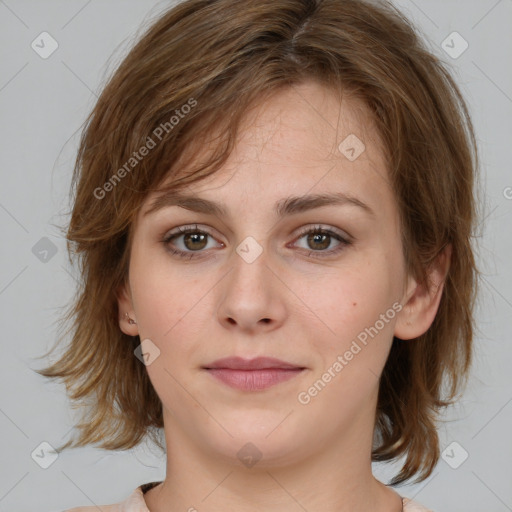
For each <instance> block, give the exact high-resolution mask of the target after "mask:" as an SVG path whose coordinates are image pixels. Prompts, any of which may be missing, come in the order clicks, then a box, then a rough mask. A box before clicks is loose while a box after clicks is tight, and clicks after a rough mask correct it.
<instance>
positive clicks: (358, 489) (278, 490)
mask: <svg viewBox="0 0 512 512" xmlns="http://www.w3.org/2000/svg"><path fill="white" fill-rule="evenodd" d="M351 133H352V134H355V135H357V136H358V138H359V139H361V140H362V141H364V144H365V150H364V152H363V153H362V154H361V155H360V156H359V157H358V158H357V159H356V160H354V161H350V160H349V159H347V158H346V157H345V156H344V155H343V154H342V153H341V152H340V151H339V150H338V145H339V144H340V142H341V141H343V140H344V139H345V138H346V137H347V135H349V134H351ZM205 151H206V149H205ZM186 191H187V192H188V193H189V194H191V195H192V194H194V195H195V196H199V197H202V198H207V199H210V200H214V201H216V202H220V203H222V204H223V205H224V206H225V207H226V208H227V210H228V212H229V216H227V217H217V216H215V215H207V214H203V213H196V212H193V211H190V210H188V209H184V208H181V207H179V206H168V207H165V208H163V209H161V210H159V211H157V212H154V213H152V214H149V215H144V213H145V212H146V211H147V209H148V208H149V207H150V205H151V203H152V201H153V200H154V199H155V197H156V196H157V195H158V194H157V193H152V194H150V195H148V197H147V198H146V200H145V202H144V204H143V207H142V209H141V211H140V212H139V214H138V217H137V220H136V223H135V226H134V227H135V231H134V239H133V245H132V248H131V261H130V267H129V276H128V280H127V283H126V285H125V286H124V287H123V288H122V289H121V291H120V294H119V312H120V319H119V325H120V328H121V329H122V331H123V332H125V333H126V334H129V335H132V336H135V335H139V336H140V339H141V340H144V339H150V340H151V342H152V343H153V344H154V346H156V347H158V349H159V350H160V354H159V356H158V357H157V358H156V359H155V360H154V361H153V362H152V363H151V364H149V365H148V366H147V367H146V368H147V372H148V375H149V377H150V379H151V382H152V384H153V386H154V388H155V390H156V392H157V394H158V396H159V397H160V399H161V401H162V404H163V414H164V433H165V438H166V444H167V476H166V479H165V481H164V483H163V484H161V485H159V486H157V487H155V488H154V489H152V490H150V491H148V492H147V493H146V495H145V499H146V502H147V505H148V508H149V509H150V510H151V512H163V511H166V512H169V511H178V510H189V509H190V510H193V509H192V508H191V507H194V508H195V509H197V510H200V511H218V510H226V511H234V510H236V511H237V512H245V511H255V510H265V511H266V512H273V511H280V512H283V511H290V512H291V511H294V512H295V511H297V510H299V509H300V506H302V507H304V509H306V510H323V511H324V512H331V511H332V512H334V511H336V512H345V511H347V512H348V511H353V510H359V511H368V512H370V511H372V512H399V511H400V510H401V508H402V506H401V500H400V497H399V495H398V494H397V493H396V492H395V491H394V490H392V489H391V488H388V487H386V486H385V485H384V484H382V483H381V482H379V481H378V480H377V479H376V478H375V477H374V476H373V474H372V471H371V447H372V439H373V425H374V418H375V410H376V404H377V396H378V386H379V379H378V377H379V376H380V374H381V372H382V370H383V368H384V365H385V362H386V359H387V356H388V354H389V350H390V348H391V344H392V341H393V336H397V337H399V338H401V339H402V340H409V339H412V338H415V337H417V336H419V335H421V334H423V333H424V332H425V331H426V330H427V329H428V328H429V326H430V325H431V323H432V321H433V319H434V316H435V314H436V311H437V308H438V305H439V301H440V298H441V293H442V288H443V282H444V279H445V277H446V272H447V270H448V262H449V257H446V256H449V253H445V254H446V255H445V256H443V257H441V258H440V259H439V260H438V264H437V265H436V266H434V267H433V268H432V271H431V274H430V278H431V281H432V287H431V288H430V289H425V288H424V287H422V286H420V285H418V284H417V283H416V281H415V280H414V279H413V278H412V276H409V275H407V273H406V270H405V262H404V258H403V253H402V247H401V242H400V219H399V215H398V210H397V205H396V199H395V197H394V195H393V191H392V189H391V188H390V186H389V184H388V176H387V170H386V168H385V164H384V156H383V153H382V151H381V146H380V143H379V138H378V135H377V133H376V131H375V129H374V127H373V125H372V123H371V120H370V118H369V117H368V116H367V113H366V111H365V109H364V106H363V105H362V104H360V103H358V101H357V100H355V99H354V98H349V97H344V99H343V101H342V102H341V103H339V102H338V100H337V98H336V97H335V96H333V95H332V94H331V93H330V92H329V91H328V90H327V89H325V88H324V87H322V86H321V85H318V84H317V83H315V82H305V83H303V84H301V85H299V86H294V87H292V88H287V89H284V90H282V91H280V92H279V93H276V94H275V95H274V96H272V97H270V98H268V99H267V100H265V101H264V102H263V103H262V104H259V105H257V108H255V109H253V110H252V111H251V112H250V113H249V115H248V117H247V122H246V123H245V124H244V126H243V127H242V130H241V132H240V136H239V140H238V142H237V145H236V147H235V150H234V152H233V153H232V154H231V156H230V158H229V160H228V161H227V163H226V164H225V165H224V166H223V167H222V169H220V170H219V171H218V172H216V173H215V174H214V175H212V176H210V177H208V178H206V179H205V180H203V181H201V182H198V183H195V184H193V185H190V186H188V187H187V190H186ZM333 191H334V192H344V193H349V194H351V195H352V196H355V197H357V198H358V199H359V200H361V201H363V202H364V203H366V204H367V205H368V206H369V207H370V208H371V209H372V210H373V211H374V213H375V214H374V215H371V214H369V213H367V212H366V211H365V210H364V209H362V208H360V207H357V206H354V205H329V206H323V207H321V208H316V209H313V210H309V211H305V212H302V213H296V214H293V215H288V216H286V217H284V218H279V217H277V216H275V214H274V211H273V208H274V203H276V202H277V201H278V200H280V199H283V198H286V197H288V196H291V195H305V194H313V193H327V192H333ZM196 223H197V224H198V230H199V231H200V232H201V231H202V232H208V233H209V235H208V237H207V243H206V241H205V242H203V244H201V243H198V242H197V241H195V242H194V241H193V240H192V241H191V240H189V241H188V243H187V242H186V241H185V236H184V235H180V234H179V233H178V236H177V237H176V238H175V239H173V240H172V242H169V243H168V246H169V245H170V246H172V247H173V248H174V249H181V250H183V251H188V253H189V254H191V253H193V254H195V255H196V258H195V259H180V258H178V257H176V256H174V255H172V254H171V253H170V252H169V251H168V250H167V249H166V246H165V244H164V243H163V242H162V239H163V238H164V236H165V235H166V234H168V233H169V232H172V231H174V229H175V228H176V227H179V226H184V225H189V224H194V225H195V224H196ZM317 224H319V225H321V227H322V228H323V229H331V230H333V231H335V232H339V233H340V234H341V236H344V237H345V238H348V239H349V240H352V243H350V244H348V245H345V246H344V247H342V250H341V251H340V252H338V253H336V254H333V253H331V254H330V255H327V256H323V257H322V251H323V254H326V253H327V252H328V251H331V250H334V249H336V248H338V247H339V244H340V242H339V241H338V240H337V239H336V238H335V237H330V238H329V237H327V239H326V241H325V243H324V242H322V240H320V241H318V240H316V241H315V240H314V239H310V240H309V242H308V236H307V235H303V234H302V235H300V234H299V229H300V228H308V227H309V228H311V229H313V228H314V227H315V225H317ZM347 235H350V236H349V237H347ZM249 236H250V237H253V238H254V239H255V240H256V241H257V243H258V244H259V245H260V246H261V249H262V253H261V254H260V255H259V256H258V257H257V258H256V259H255V261H253V262H252V263H248V262H247V261H246V260H244V259H243V258H242V257H241V256H240V255H239V254H238V253H237V252H236V248H237V247H238V246H239V245H240V244H241V242H242V241H243V240H244V239H245V238H246V237H249ZM299 236H300V238H299ZM186 243H187V245H185V244H186ZM194 244H195V245H194ZM198 247H199V250H197V248H198ZM194 248H196V251H194ZM448 250H449V249H448ZM315 255H318V256H317V257H315ZM394 303H399V304H400V305H401V307H402V309H401V311H400V312H399V313H397V314H396V315H395V316H394V318H392V319H388V320H389V321H388V322H387V323H385V326H384V328H382V329H381V330H380V331H379V332H378V335H376V336H375V337H374V338H373V339H370V341H369V343H368V344H367V345H366V346H364V348H363V349H362V350H361V351H360V352H359V353H358V354H357V355H355V356H354V357H353V359H352V360H351V361H349V362H348V364H347V365H346V366H345V367H344V368H343V370H342V371H341V372H339V373H337V374H336V376H335V377H334V378H332V379H331V381H330V382H329V383H328V384H327V385H326V386H325V387H324V388H323V389H322V390H321V392H319V393H318V394H317V395H316V396H315V397H314V398H311V401H310V402H309V403H308V404H301V403H300V402H299V401H298V398H297V397H298V394H299V393H300V392H301V391H307V390H308V389H309V388H310V387H311V386H312V384H313V383H314V382H315V381H317V380H318V379H319V378H321V376H322V374H324V372H326V371H327V369H328V368H329V367H332V365H333V363H334V362H335V361H336V360H337V357H338V355H343V354H344V353H345V352H346V351H347V350H348V349H349V348H350V346H351V343H352V341H353V340H354V339H356V336H357V335H358V334H359V333H361V332H362V331H364V329H365V328H368V327H370V326H373V325H375V323H376V321H377V320H378V319H379V318H381V317H380V315H382V314H385V313H386V311H387V310H389V309H390V308H391V307H392V305H393V304H394ZM125 313H128V314H129V315H130V317H131V318H132V319H135V320H136V322H137V323H136V324H129V323H128V320H127V319H126V318H125ZM411 343H413V341H411ZM233 355H238V356H242V357H246V358H252V357H257V356H261V355H264V356H270V357H275V358H278V359H282V360H284V361H288V362H292V363H295V364H298V365H299V366H302V367H305V368H306V370H304V371H303V372H302V373H301V374H300V375H298V376H296V377H294V378H293V379H291V380H288V381H286V382H282V383H279V384H277V385H275V386H273V387H270V388H267V389H266V390H263V391H258V392H247V391H240V390H235V389H232V388H230V387H228V386H226V385H225V384H223V383H222V382H219V381H217V380H216V379H214V378H213V377H212V376H211V375H210V374H208V373H207V372H206V371H205V370H203V369H202V368H201V366H203V365H206V364H208V363H210V362H212V361H214V360H216V359H219V358H223V357H227V356H233ZM248 442H251V443H252V444H253V445H255V446H256V447H257V449H258V450H259V452H260V453H261V455H262V458H261V459H260V460H259V461H258V462H257V463H256V464H255V465H254V466H252V467H250V468H249V467H246V466H245V465H244V464H242V462H241V461H240V459H239V458H238V457H237V452H238V451H239V450H240V449H241V448H242V447H243V446H244V445H245V444H246V443H248ZM299 504H300V505H299Z"/></svg>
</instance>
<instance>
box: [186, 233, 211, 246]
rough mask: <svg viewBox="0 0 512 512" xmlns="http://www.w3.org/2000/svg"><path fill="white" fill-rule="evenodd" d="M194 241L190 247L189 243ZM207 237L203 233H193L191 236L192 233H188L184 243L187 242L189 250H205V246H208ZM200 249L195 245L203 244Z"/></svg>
mask: <svg viewBox="0 0 512 512" xmlns="http://www.w3.org/2000/svg"><path fill="white" fill-rule="evenodd" d="M190 241H192V244H193V245H192V247H190V246H189V244H188V242H190ZM205 241H206V235H205V234H204V233H203V234H201V233H193V234H190V233H187V234H186V235H185V239H184V242H185V246H186V247H187V249H191V250H197V249H203V248H204V247H205V246H206V243H205ZM201 242H203V243H202V245H200V246H199V247H197V246H194V244H197V243H199V244H201Z"/></svg>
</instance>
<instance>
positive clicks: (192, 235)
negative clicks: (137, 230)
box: [162, 224, 352, 259]
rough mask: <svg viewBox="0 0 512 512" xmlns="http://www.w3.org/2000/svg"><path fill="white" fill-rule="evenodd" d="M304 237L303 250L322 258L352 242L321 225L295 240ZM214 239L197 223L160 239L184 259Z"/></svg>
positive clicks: (200, 253) (194, 255)
mask: <svg viewBox="0 0 512 512" xmlns="http://www.w3.org/2000/svg"><path fill="white" fill-rule="evenodd" d="M301 239H305V243H306V244H307V247H305V248H304V247H303V248H302V249H303V250H308V251H309V252H308V256H312V257H314V258H322V257H328V256H332V255H334V254H337V253H339V252H341V251H342V250H343V249H344V248H345V247H346V246H348V245H350V244H351V243H352V242H351V241H350V240H349V237H348V236H344V235H342V234H341V233H338V232H336V231H334V230H332V229H326V228H322V227H321V226H314V227H306V228H304V229H302V230H301V232H300V233H299V236H298V238H296V240H301ZM212 240H214V237H213V236H212V235H211V234H210V233H209V232H208V231H205V230H202V229H199V228H198V227H197V224H195V225H191V226H180V227H178V228H176V229H175V230H174V231H172V232H171V233H168V234H166V235H165V237H164V238H163V240H162V243H163V244H164V246H165V248H166V249H167V251H169V252H170V253H171V254H173V255H175V256H177V257H179V258H185V259H192V258H200V257H204V256H203V253H205V252H207V251H204V249H211V248H212V246H209V245H208V244H209V242H210V241H212ZM333 241H336V242H337V245H335V246H334V249H332V248H331V249H328V248H329V247H330V246H331V244H332V242H333ZM219 243H220V245H221V247H224V244H223V243H222V242H219Z"/></svg>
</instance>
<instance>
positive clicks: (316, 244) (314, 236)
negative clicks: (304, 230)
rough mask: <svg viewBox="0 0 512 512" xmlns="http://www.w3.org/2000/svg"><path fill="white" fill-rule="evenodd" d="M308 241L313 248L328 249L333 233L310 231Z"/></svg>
mask: <svg viewBox="0 0 512 512" xmlns="http://www.w3.org/2000/svg"><path fill="white" fill-rule="evenodd" d="M307 241H308V245H309V246H310V247H311V249H320V250H322V249H327V247H329V245H330V242H331V235H328V234H325V233H310V234H309V235H308V236H307Z"/></svg>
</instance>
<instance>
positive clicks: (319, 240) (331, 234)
mask: <svg viewBox="0 0 512 512" xmlns="http://www.w3.org/2000/svg"><path fill="white" fill-rule="evenodd" d="M301 239H305V243H306V244H307V247H305V249H306V250H310V252H309V253H308V256H313V257H315V258H322V257H326V256H332V255H333V254H337V253H338V252H340V251H342V250H343V249H344V248H345V247H346V246H347V245H350V243H351V242H350V241H349V240H348V237H345V236H343V235H341V234H340V233H337V232H335V231H333V230H331V229H325V228H322V227H321V226H315V227H314V228H305V229H303V230H302V231H301V233H300V234H299V237H298V238H297V240H301ZM333 240H336V241H337V242H338V244H337V245H335V247H334V249H329V250H326V249H327V248H328V247H329V246H330V245H331V243H332V242H333ZM322 253H323V254H322Z"/></svg>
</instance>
